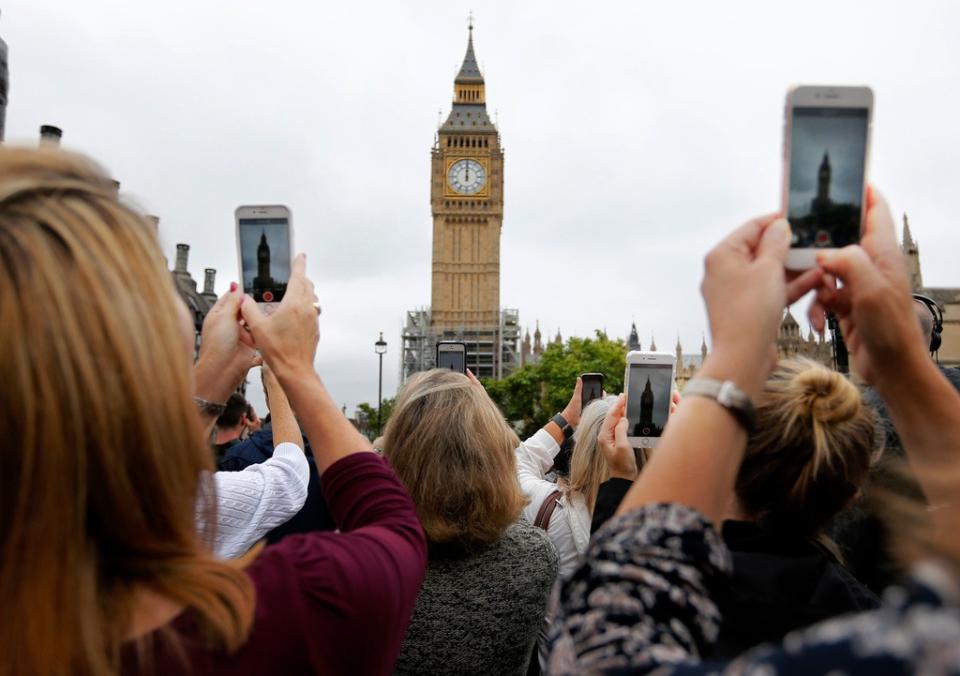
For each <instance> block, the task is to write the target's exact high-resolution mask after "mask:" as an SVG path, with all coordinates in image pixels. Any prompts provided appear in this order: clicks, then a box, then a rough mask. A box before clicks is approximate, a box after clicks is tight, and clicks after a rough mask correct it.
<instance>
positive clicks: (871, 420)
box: [736, 359, 877, 536]
mask: <svg viewBox="0 0 960 676" xmlns="http://www.w3.org/2000/svg"><path fill="white" fill-rule="evenodd" d="M756 404H757V426H756V431H755V432H754V433H753V434H751V435H750V437H749V439H748V441H747V450H746V454H745V456H744V459H743V463H742V464H741V466H740V471H739V473H738V475H737V481H736V495H737V500H738V501H739V503H740V507H741V509H742V510H743V511H744V512H746V513H747V514H749V515H750V516H752V517H755V518H760V519H761V520H766V521H769V522H772V523H776V524H781V525H785V526H788V527H792V528H796V529H798V530H799V531H800V532H802V533H803V534H805V535H810V536H813V535H815V534H816V533H817V532H818V530H819V529H820V528H821V527H822V526H823V525H824V524H825V523H826V522H827V520H829V519H830V518H831V517H832V516H834V515H835V514H837V513H838V512H840V511H841V510H842V509H843V508H844V507H845V506H846V505H847V504H848V503H849V502H850V501H851V500H852V499H853V498H854V497H855V496H856V494H857V492H858V491H859V490H860V488H861V486H863V484H864V482H865V481H866V479H867V475H868V472H869V470H870V461H871V457H872V456H873V453H874V449H875V448H876V444H877V436H876V422H875V417H874V414H873V412H872V411H871V410H870V409H869V407H867V406H866V405H865V404H864V402H863V400H862V398H861V396H860V391H859V390H858V389H857V388H856V386H855V385H853V383H851V382H850V381H849V380H847V379H846V378H845V377H843V376H842V375H841V374H839V373H837V372H835V371H831V370H829V369H827V368H826V367H824V366H821V365H820V364H817V363H815V362H812V361H809V360H806V359H788V360H783V361H781V362H780V363H779V364H777V367H776V368H775V369H774V370H773V372H772V373H771V374H770V377H769V378H768V379H767V383H766V386H765V387H764V390H763V392H762V394H761V395H760V396H759V398H758V399H757V402H756Z"/></svg>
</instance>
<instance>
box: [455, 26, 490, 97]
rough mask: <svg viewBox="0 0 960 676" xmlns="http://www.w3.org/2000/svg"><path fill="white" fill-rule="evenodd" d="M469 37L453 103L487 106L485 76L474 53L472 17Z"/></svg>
mask: <svg viewBox="0 0 960 676" xmlns="http://www.w3.org/2000/svg"><path fill="white" fill-rule="evenodd" d="M468 30H469V34H468V36H467V53H466V54H464V56H463V64H462V65H461V66H460V72H458V73H457V77H456V78H455V79H454V81H453V102H454V103H473V104H478V103H479V104H485V103H486V92H485V90H484V83H483V74H482V73H481V72H480V66H479V65H478V64H477V56H476V54H474V53H473V16H472V15H471V17H470V26H469V28H468Z"/></svg>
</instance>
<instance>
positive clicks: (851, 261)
mask: <svg viewBox="0 0 960 676" xmlns="http://www.w3.org/2000/svg"><path fill="white" fill-rule="evenodd" d="M817 264H818V265H820V267H821V268H823V269H824V271H825V272H828V273H830V274H832V275H833V276H835V277H837V278H838V279H840V280H843V283H844V284H848V285H850V286H853V287H857V286H860V285H862V284H864V283H865V282H867V280H868V279H870V277H871V276H872V275H875V274H878V273H877V271H876V269H875V268H874V266H873V261H871V260H870V256H868V255H867V252H866V251H864V250H863V248H861V247H860V246H859V245H857V244H851V245H850V246H847V247H844V248H842V249H839V250H836V251H823V252H821V253H819V254H817Z"/></svg>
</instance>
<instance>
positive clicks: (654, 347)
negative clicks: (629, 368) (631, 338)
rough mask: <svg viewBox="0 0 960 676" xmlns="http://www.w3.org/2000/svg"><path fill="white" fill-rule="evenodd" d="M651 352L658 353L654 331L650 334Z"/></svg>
mask: <svg viewBox="0 0 960 676" xmlns="http://www.w3.org/2000/svg"><path fill="white" fill-rule="evenodd" d="M650 351H651V352H656V351H657V341H656V339H655V338H654V337H653V331H651V332H650Z"/></svg>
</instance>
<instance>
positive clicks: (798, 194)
mask: <svg viewBox="0 0 960 676" xmlns="http://www.w3.org/2000/svg"><path fill="white" fill-rule="evenodd" d="M868 113H869V111H868V110H867V108H821V107H794V108H793V119H792V120H791V131H790V184H789V186H788V190H789V195H788V198H787V200H788V201H787V216H788V220H789V221H790V226H791V229H792V230H793V239H792V242H791V246H792V247H794V248H801V249H820V248H828V249H839V248H841V247H845V246H847V245H848V244H856V243H857V242H859V241H860V223H861V211H862V209H863V204H862V201H863V181H864V172H865V171H866V156H867V131H868V128H869V114H868Z"/></svg>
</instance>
